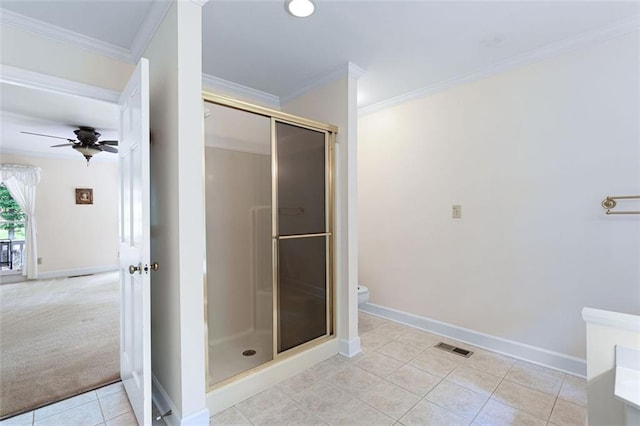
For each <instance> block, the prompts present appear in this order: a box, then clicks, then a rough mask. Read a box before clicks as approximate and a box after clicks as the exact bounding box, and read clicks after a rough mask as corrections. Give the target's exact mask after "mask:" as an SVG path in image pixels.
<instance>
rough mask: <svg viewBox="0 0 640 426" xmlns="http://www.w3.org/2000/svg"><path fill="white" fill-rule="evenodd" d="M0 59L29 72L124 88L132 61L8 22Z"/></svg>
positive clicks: (0, 37) (1, 31)
mask: <svg viewBox="0 0 640 426" xmlns="http://www.w3.org/2000/svg"><path fill="white" fill-rule="evenodd" d="M0 51H1V52H2V54H1V56H0V61H1V62H2V64H3V65H10V66H13V67H17V68H22V69H25V70H29V71H34V72H38V73H41V74H47V75H51V76H55V77H59V78H63V79H67V80H73V81H77V82H80V83H84V84H90V85H93V86H99V87H103V88H106V89H110V90H115V91H118V92H120V91H122V89H124V86H125V85H126V84H127V81H128V80H129V76H130V75H131V73H132V72H133V69H134V66H133V65H132V64H129V63H126V62H123V61H119V60H117V59H113V58H110V57H108V56H104V55H101V54H99V53H95V52H91V51H89V50H85V49H82V48H80V47H78V46H74V45H71V44H67V43H64V42H61V41H57V40H53V39H50V38H47V37H43V36H40V35H37V34H34V33H30V32H27V31H23V30H19V29H17V28H13V27H10V26H7V25H3V26H1V27H0Z"/></svg>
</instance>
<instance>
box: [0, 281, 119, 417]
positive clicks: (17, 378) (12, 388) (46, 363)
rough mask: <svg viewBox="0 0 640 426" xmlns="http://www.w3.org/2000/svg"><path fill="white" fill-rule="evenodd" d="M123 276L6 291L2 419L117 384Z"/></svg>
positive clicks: (0, 311) (2, 297)
mask: <svg viewBox="0 0 640 426" xmlns="http://www.w3.org/2000/svg"><path fill="white" fill-rule="evenodd" d="M119 369H120V308H119V283H118V273H117V272H110V273H106V274H96V275H91V276H86V277H76V278H61V279H56V280H38V281H27V282H22V283H16V284H5V285H1V286H0V418H2V417H6V416H8V415H12V414H17V413H20V412H22V411H26V410H31V409H33V408H36V407H39V406H42V405H46V404H49V403H51V402H54V401H58V400H61V399H64V398H67V397H69V396H72V395H76V394H79V393H82V392H85V391H88V390H91V389H94V388H96V387H99V386H102V385H104V384H107V383H110V382H113V381H114V380H117V379H119V375H120V374H119Z"/></svg>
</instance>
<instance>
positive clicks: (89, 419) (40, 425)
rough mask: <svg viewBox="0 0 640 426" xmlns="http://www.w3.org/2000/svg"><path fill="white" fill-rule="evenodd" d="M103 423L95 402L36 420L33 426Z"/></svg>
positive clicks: (76, 425)
mask: <svg viewBox="0 0 640 426" xmlns="http://www.w3.org/2000/svg"><path fill="white" fill-rule="evenodd" d="M103 422H104V419H103V417H102V412H101V411H100V404H98V401H97V400H94V401H91V402H87V403H86V404H83V405H80V406H76V407H74V408H70V409H68V410H66V411H63V412H58V413H56V414H54V415H52V416H48V417H45V418H43V419H41V420H36V422H35V423H34V425H35V426H61V425H64V426H95V425H99V424H101V423H103Z"/></svg>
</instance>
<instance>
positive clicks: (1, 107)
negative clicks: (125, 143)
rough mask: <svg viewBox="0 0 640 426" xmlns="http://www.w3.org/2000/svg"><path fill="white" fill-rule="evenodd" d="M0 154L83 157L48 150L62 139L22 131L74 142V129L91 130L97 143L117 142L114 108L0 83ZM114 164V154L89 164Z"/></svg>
mask: <svg viewBox="0 0 640 426" xmlns="http://www.w3.org/2000/svg"><path fill="white" fill-rule="evenodd" d="M0 93H2V96H1V97H0V122H1V123H2V126H1V128H0V138H1V139H0V151H1V152H3V153H20V154H26V155H29V154H37V155H44V156H51V157H61V158H75V159H78V160H82V161H84V159H83V157H82V156H81V155H80V154H79V153H78V152H76V151H74V150H73V149H72V148H71V147H60V148H51V145H57V144H62V143H65V141H64V140H61V139H54V138H47V137H42V136H35V135H27V134H23V133H20V132H22V131H27V132H32V133H41V134H46V135H51V136H56V137H61V138H70V139H75V135H74V134H73V131H74V130H75V129H77V128H78V126H89V127H94V128H95V129H96V130H97V131H98V132H99V133H101V136H100V140H117V139H118V132H117V130H116V129H117V118H118V107H117V105H116V104H112V103H109V102H102V101H97V100H94V99H89V98H84V97H79V96H73V95H68V94H63V93H58V92H46V91H43V90H40V89H32V88H28V87H23V86H18V85H12V84H6V83H0ZM94 160H95V161H101V160H104V161H116V160H117V155H112V154H110V153H100V155H96V156H95V158H94V159H92V160H91V161H94Z"/></svg>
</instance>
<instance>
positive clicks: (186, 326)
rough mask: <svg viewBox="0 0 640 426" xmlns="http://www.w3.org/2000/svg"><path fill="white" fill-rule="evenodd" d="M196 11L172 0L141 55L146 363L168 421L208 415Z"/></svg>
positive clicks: (189, 420)
mask: <svg viewBox="0 0 640 426" xmlns="http://www.w3.org/2000/svg"><path fill="white" fill-rule="evenodd" d="M201 13H202V11H201V7H200V6H198V5H196V4H195V3H193V2H175V3H173V4H172V5H171V8H170V9H169V11H168V13H167V15H166V16H165V18H164V20H163V21H162V23H161V24H160V26H159V28H158V30H157V32H156V34H155V36H154V37H153V39H152V41H151V43H150V44H149V46H148V47H147V50H146V51H145V53H144V55H143V56H144V57H145V58H148V59H149V72H150V96H151V105H150V107H151V108H150V113H151V120H150V125H151V135H152V136H151V204H152V207H151V216H152V217H151V258H152V260H153V261H158V262H159V264H160V270H159V271H158V272H157V273H155V275H154V276H152V280H151V307H152V308H151V324H152V328H151V332H152V339H151V344H152V354H153V356H152V371H153V374H154V380H155V383H154V385H155V387H156V389H158V388H161V389H162V390H163V391H164V394H163V395H162V397H163V399H165V401H162V403H161V405H162V406H161V408H163V409H165V408H171V409H172V410H173V415H172V416H170V417H168V418H167V422H169V423H170V424H175V423H176V422H180V424H199V422H208V410H207V409H206V407H205V392H206V386H205V379H206V371H205V347H204V340H205V328H204V297H203V295H204V280H203V271H204V263H205V257H204V238H203V235H204V234H205V228H204V188H203V176H204V146H203V141H202V135H203V128H202V127H203V124H202V117H203V115H202V97H201V90H202V89H201V73H202V64H201V42H202V40H201V38H202V35H201V24H202V22H201ZM156 396H157V394H156ZM166 399H168V400H169V401H166ZM167 402H168V403H169V407H167V406H166V405H164V404H163V403H167Z"/></svg>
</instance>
